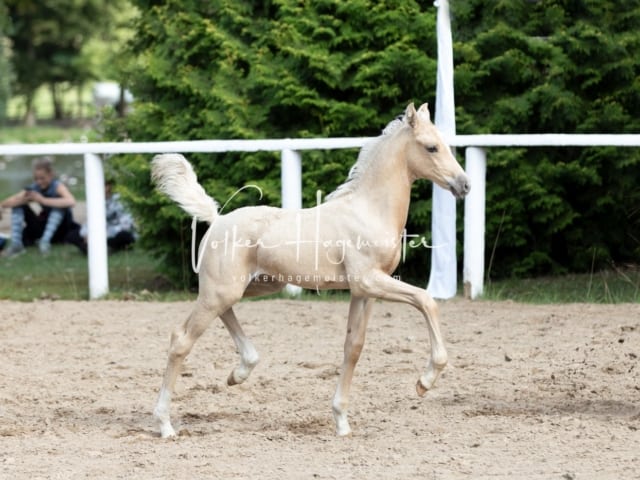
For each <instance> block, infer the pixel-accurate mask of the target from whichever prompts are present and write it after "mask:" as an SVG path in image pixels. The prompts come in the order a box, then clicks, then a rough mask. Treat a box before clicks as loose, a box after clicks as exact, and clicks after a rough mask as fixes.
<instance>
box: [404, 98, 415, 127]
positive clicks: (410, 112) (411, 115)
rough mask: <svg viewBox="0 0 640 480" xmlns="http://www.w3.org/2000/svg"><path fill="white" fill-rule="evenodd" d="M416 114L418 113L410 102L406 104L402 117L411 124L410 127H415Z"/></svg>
mask: <svg viewBox="0 0 640 480" xmlns="http://www.w3.org/2000/svg"><path fill="white" fill-rule="evenodd" d="M417 116H418V114H417V113H416V107H415V106H414V105H413V102H411V103H410V104H409V105H408V106H407V109H406V110H405V111H404V117H405V118H406V119H407V123H408V124H409V125H410V126H411V128H413V127H415V125H416V117H417Z"/></svg>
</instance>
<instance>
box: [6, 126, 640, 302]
mask: <svg viewBox="0 0 640 480" xmlns="http://www.w3.org/2000/svg"><path fill="white" fill-rule="evenodd" d="M368 140H370V138H368V137H346V138H298V139H289V138H286V139H267V140H196V141H172V142H130V143H128V142H124V143H108V142H104V143H49V144H15V145H0V155H16V156H19V155H22V156H27V155H74V154H76V155H77V154H83V155H84V168H85V183H86V195H87V224H88V225H87V226H88V229H89V235H88V239H89V241H88V243H89V244H88V247H89V252H88V268H89V297H90V298H91V299H96V298H100V297H102V296H104V295H106V294H107V293H108V292H109V278H108V259H107V249H106V224H105V214H104V212H105V198H104V188H103V187H104V173H103V165H102V159H101V158H100V157H98V155H100V154H121V153H148V154H155V153H163V152H182V153H193V152H211V153H213V152H231V151H235V152H258V151H280V152H281V182H282V185H281V188H282V204H283V207H284V208H301V206H302V187H301V179H302V173H301V172H302V159H301V156H300V153H299V152H300V151H302V150H333V149H344V148H360V147H362V146H363V145H364V144H365V143H366V142H367V141H368ZM448 141H449V143H450V144H451V146H454V147H467V148H466V152H465V168H466V170H467V174H468V175H469V177H470V179H471V185H472V186H473V187H472V189H471V192H470V193H469V195H468V196H467V197H466V199H465V209H464V266H463V282H464V286H465V294H466V295H467V296H469V297H470V298H476V297H477V296H479V295H481V294H482V290H483V281H484V248H485V247H484V229H485V182H486V180H485V177H486V152H485V150H484V148H487V147H543V146H544V147H569V146H579V147H589V146H618V147H640V134H619V135H616V134H532V135H456V136H454V137H452V138H449V139H448Z"/></svg>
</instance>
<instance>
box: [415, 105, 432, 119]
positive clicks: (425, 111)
mask: <svg viewBox="0 0 640 480" xmlns="http://www.w3.org/2000/svg"><path fill="white" fill-rule="evenodd" d="M418 113H419V114H421V115H426V116H427V118H429V119H431V114H430V113H429V104H428V103H423V104H422V105H420V108H419V109H418Z"/></svg>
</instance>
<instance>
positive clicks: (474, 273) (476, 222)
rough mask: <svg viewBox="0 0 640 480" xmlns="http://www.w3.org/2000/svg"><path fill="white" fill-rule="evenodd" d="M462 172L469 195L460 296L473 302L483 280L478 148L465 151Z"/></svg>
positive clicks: (482, 165)
mask: <svg viewBox="0 0 640 480" xmlns="http://www.w3.org/2000/svg"><path fill="white" fill-rule="evenodd" d="M465 167H466V168H465V169H466V171H467V175H468V176H469V181H470V182H471V191H470V192H469V194H468V195H467V196H466V198H465V200H464V267H463V281H464V295H465V297H467V298H471V299H474V298H476V297H477V296H479V295H482V291H483V280H484V228H485V225H484V220H485V184H486V171H487V158H486V153H485V151H484V150H483V149H482V148H477V147H468V148H467V149H466V152H465Z"/></svg>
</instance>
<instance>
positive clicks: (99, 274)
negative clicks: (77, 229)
mask: <svg viewBox="0 0 640 480" xmlns="http://www.w3.org/2000/svg"><path fill="white" fill-rule="evenodd" d="M84 176H85V190H86V198H87V231H88V234H87V235H88V237H87V247H88V252H87V261H88V267H89V298H90V299H91V300H94V299H97V298H100V297H102V296H104V295H106V294H107V293H109V268H108V260H107V220H106V206H105V203H106V202H105V196H104V171H103V168H102V159H101V158H100V157H99V156H97V155H95V154H93V153H85V155H84Z"/></svg>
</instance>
